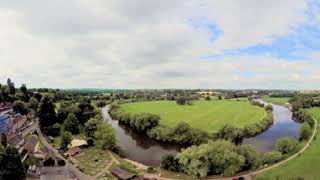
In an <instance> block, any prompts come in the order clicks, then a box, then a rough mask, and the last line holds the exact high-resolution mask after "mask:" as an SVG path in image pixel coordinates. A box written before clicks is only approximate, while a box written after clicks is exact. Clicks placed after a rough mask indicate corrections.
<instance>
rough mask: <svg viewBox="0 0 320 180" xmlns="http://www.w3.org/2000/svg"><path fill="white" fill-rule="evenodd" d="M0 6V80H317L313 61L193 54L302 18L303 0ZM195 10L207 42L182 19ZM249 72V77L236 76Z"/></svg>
mask: <svg viewBox="0 0 320 180" xmlns="http://www.w3.org/2000/svg"><path fill="white" fill-rule="evenodd" d="M0 7H1V8H0V27H2V28H1V29H0V64H1V66H0V72H1V73H0V79H2V80H5V78H6V77H9V76H10V77H12V79H15V80H17V81H18V83H21V82H26V83H27V84H29V85H30V86H34V87H44V86H46V87H61V88H70V87H105V88H201V87H203V88H256V87H261V88H264V87H266V88H301V87H303V86H302V85H305V87H310V88H312V87H315V86H314V85H313V84H312V83H313V82H314V81H315V80H316V78H314V77H315V76H316V74H315V73H316V72H313V71H315V68H316V67H319V63H318V62H317V61H310V62H309V63H306V61H302V60H301V61H295V62H288V61H286V60H284V59H275V58H273V57H270V56H252V55H246V56H234V57H225V58H223V60H219V61H209V60H200V57H201V56H204V55H207V54H211V53H212V52H220V53H221V52H223V50H232V49H238V48H243V47H248V46H253V45H255V44H259V43H270V42H271V41H272V40H273V38H274V37H276V36H282V35H286V34H288V33H290V28H291V27H292V26H294V25H296V24H299V23H301V22H303V21H304V20H305V17H304V14H302V12H303V11H304V10H305V9H306V5H305V2H304V1H298V0H290V1H289V0H282V1H275V0H272V1H265V2H262V1H254V0H245V1H241V3H240V1H239V2H238V1H231V0H227V1H201V2H199V1H182V0H173V1H172V0H171V1H149V0H136V1H119V0H110V1H103V0H81V1H78V0H71V1H62V0H57V1H50V2H48V1H40V0H32V1H27V0H25V1H19V2H13V1H8V0H7V1H2V2H0ZM201 17H205V18H207V19H209V20H210V21H212V23H215V24H217V25H218V26H219V28H220V29H221V30H222V35H221V36H219V37H218V39H217V41H215V42H214V43H212V42H210V41H209V37H208V36H209V35H208V32H207V31H204V30H202V29H201V28H200V29H196V28H194V27H192V26H191V25H189V22H188V21H189V20H190V19H199V18H201ZM246 71H252V73H253V74H254V76H253V77H243V76H241V72H246ZM306 71H308V72H312V73H310V75H308V74H305V72H306ZM301 77H304V78H301ZM304 81H306V82H304ZM301 82H304V84H303V83H301Z"/></svg>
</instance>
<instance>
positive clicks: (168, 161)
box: [160, 154, 180, 172]
mask: <svg viewBox="0 0 320 180" xmlns="http://www.w3.org/2000/svg"><path fill="white" fill-rule="evenodd" d="M160 167H161V168H163V169H165V170H169V171H175V172H178V171H179V169H180V168H179V162H178V159H176V157H175V156H174V155H172V154H167V155H164V156H163V157H162V158H161V164H160Z"/></svg>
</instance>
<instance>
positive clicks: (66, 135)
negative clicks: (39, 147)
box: [60, 131, 72, 150]
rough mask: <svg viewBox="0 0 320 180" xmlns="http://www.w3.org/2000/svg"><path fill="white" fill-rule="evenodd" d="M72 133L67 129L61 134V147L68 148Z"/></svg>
mask: <svg viewBox="0 0 320 180" xmlns="http://www.w3.org/2000/svg"><path fill="white" fill-rule="evenodd" d="M71 140H72V134H71V133H70V132H68V131H65V132H64V133H63V134H62V136H61V143H60V147H61V148H62V149H64V150H66V149H67V148H68V145H69V144H70V143H71Z"/></svg>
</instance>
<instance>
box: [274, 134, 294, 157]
mask: <svg viewBox="0 0 320 180" xmlns="http://www.w3.org/2000/svg"><path fill="white" fill-rule="evenodd" d="M298 144H299V142H298V141H297V140H295V139H292V138H281V139H279V140H278V141H277V143H276V149H277V151H279V152H281V153H282V154H288V153H292V152H294V151H295V150H296V148H297V146H298Z"/></svg>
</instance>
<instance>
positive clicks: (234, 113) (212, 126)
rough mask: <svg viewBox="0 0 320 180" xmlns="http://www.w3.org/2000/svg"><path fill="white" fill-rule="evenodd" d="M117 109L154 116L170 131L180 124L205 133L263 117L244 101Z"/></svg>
mask: <svg viewBox="0 0 320 180" xmlns="http://www.w3.org/2000/svg"><path fill="white" fill-rule="evenodd" d="M121 109H122V110H124V111H125V112H130V113H133V114H137V113H152V114H157V115H159V116H160V118H161V121H160V124H162V125H166V126H170V127H174V126H175V125H177V124H178V123H179V122H181V121H183V122H186V123H188V124H190V125H191V127H195V128H200V129H204V130H207V131H208V132H216V131H217V130H219V129H220V128H222V127H223V126H224V125H225V124H231V125H234V126H236V127H239V128H242V127H244V126H245V125H247V124H251V123H255V122H258V121H260V120H261V119H262V118H263V117H264V116H265V115H266V113H265V111H264V109H263V108H260V107H257V106H253V105H251V104H250V103H249V102H248V101H247V100H239V101H237V100H218V101H213V100H212V101H205V100H200V101H194V102H193V105H177V103H176V102H175V101H151V102H135V103H128V104H123V105H122V106H121Z"/></svg>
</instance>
